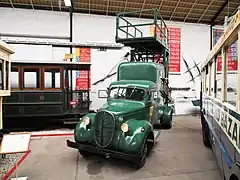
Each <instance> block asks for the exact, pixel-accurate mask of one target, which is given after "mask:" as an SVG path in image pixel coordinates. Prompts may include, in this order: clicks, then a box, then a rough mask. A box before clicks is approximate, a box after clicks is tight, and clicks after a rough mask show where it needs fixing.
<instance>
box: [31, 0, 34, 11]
mask: <svg viewBox="0 0 240 180" xmlns="http://www.w3.org/2000/svg"><path fill="white" fill-rule="evenodd" d="M30 2H31V6H32V9H33V10H34V6H33V2H32V0H30Z"/></svg>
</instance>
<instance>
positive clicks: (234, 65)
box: [213, 28, 238, 71]
mask: <svg viewBox="0 0 240 180" xmlns="http://www.w3.org/2000/svg"><path fill="white" fill-rule="evenodd" d="M222 34H223V30H222V29H217V28H215V29H213V45H215V44H216V43H217V42H218V41H219V39H220V37H221V36H222ZM227 56H228V57H227V59H228V62H227V70H228V71H236V70H237V69H238V62H237V47H236V44H235V43H234V44H232V45H231V46H230V47H229V48H228V52H227ZM221 70H222V55H219V56H218V57H217V71H221Z"/></svg>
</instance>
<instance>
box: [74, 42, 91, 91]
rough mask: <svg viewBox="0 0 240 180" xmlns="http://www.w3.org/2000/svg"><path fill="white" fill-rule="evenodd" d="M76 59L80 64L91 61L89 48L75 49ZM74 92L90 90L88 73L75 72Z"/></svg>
mask: <svg viewBox="0 0 240 180" xmlns="http://www.w3.org/2000/svg"><path fill="white" fill-rule="evenodd" d="M76 58H77V59H78V61H80V62H90V61H91V48H86V47H82V48H76ZM75 89H76V90H88V89H90V71H79V72H76V88H75Z"/></svg>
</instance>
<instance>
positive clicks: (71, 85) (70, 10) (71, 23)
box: [69, 7, 73, 100]
mask: <svg viewBox="0 0 240 180" xmlns="http://www.w3.org/2000/svg"><path fill="white" fill-rule="evenodd" d="M69 13H70V27H69V28H70V42H72V40H73V12H72V7H70V8H69ZM70 54H72V46H70ZM70 62H72V58H71V59H70ZM72 72H73V71H72V69H71V70H70V80H71V82H70V92H71V93H70V99H71V100H72V99H73V94H72V91H73V77H72Z"/></svg>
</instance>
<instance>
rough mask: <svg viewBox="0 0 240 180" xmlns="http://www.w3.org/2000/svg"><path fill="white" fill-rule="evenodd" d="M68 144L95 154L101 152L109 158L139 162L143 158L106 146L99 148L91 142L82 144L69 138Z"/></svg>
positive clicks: (100, 153)
mask: <svg viewBox="0 0 240 180" xmlns="http://www.w3.org/2000/svg"><path fill="white" fill-rule="evenodd" d="M67 146H68V147H71V148H75V149H78V150H82V151H87V152H90V153H93V154H99V155H104V156H106V157H107V158H110V157H112V158H117V159H122V160H126V161H130V162H138V161H139V160H140V159H141V155H137V154H127V153H124V152H120V151H114V150H110V149H104V148H99V147H96V146H92V145H89V144H82V143H81V144H80V143H77V142H72V141H69V140H67Z"/></svg>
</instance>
